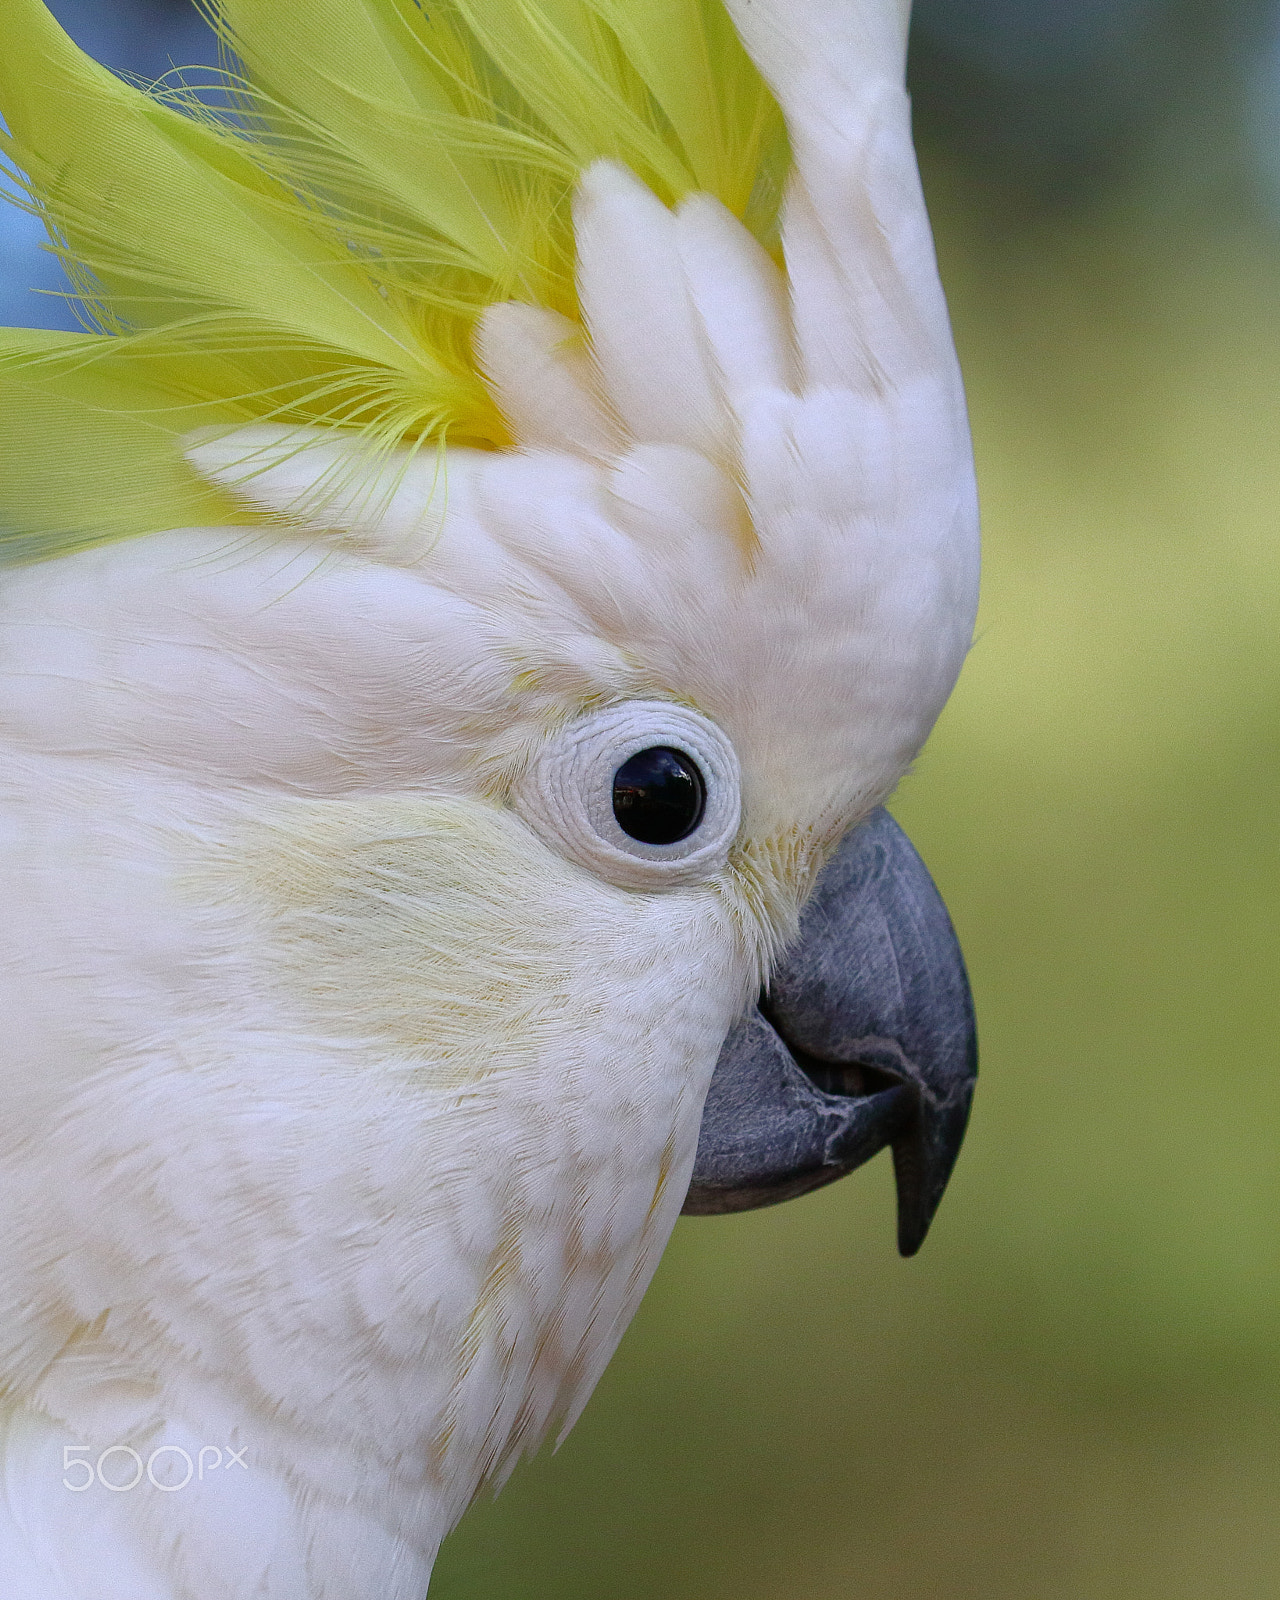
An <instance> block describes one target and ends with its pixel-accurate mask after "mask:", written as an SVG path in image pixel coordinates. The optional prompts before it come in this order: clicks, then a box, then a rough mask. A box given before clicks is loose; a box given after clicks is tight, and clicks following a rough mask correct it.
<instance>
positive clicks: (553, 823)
mask: <svg viewBox="0 0 1280 1600" xmlns="http://www.w3.org/2000/svg"><path fill="white" fill-rule="evenodd" d="M513 803H514V805H515V807H516V809H517V810H518V811H519V812H520V813H521V815H522V816H523V817H524V819H525V821H526V822H528V823H529V825H530V826H531V827H532V828H533V829H534V831H535V832H536V833H538V834H539V835H540V836H541V838H542V839H543V840H544V841H545V842H546V843H547V844H549V845H551V846H552V847H553V848H554V849H557V850H559V851H560V852H561V853H562V854H563V855H566V856H569V857H570V858H571V859H573V860H576V861H578V862H580V863H581V864H582V865H583V866H587V867H590V868H591V869H592V870H593V871H594V872H596V873H598V874H599V875H600V876H601V877H603V878H607V879H608V880H609V881H610V882H612V883H616V884H620V885H622V886H623V887H624V888H628V889H660V888H665V887H668V886H671V885H675V884H679V883H691V882H694V881H695V880H697V879H699V878H705V877H707V876H709V875H710V874H711V873H713V872H716V871H718V870H719V869H720V868H721V867H722V866H723V865H724V863H725V860H726V859H727V857H728V854H729V847H730V845H731V844H732V843H733V840H734V837H735V835H736V834H737V831H738V818H739V814H740V800H739V772H738V759H737V756H736V755H735V754H734V749H733V746H732V744H730V742H729V740H728V739H727V738H726V737H725V735H724V734H723V733H722V732H721V730H720V729H719V728H718V727H716V725H715V723H714V722H711V721H709V720H708V719H707V718H706V717H703V716H700V715H699V714H698V712H696V711H690V710H688V709H687V708H686V707H684V706H675V705H670V704H669V703H667V702H666V701H660V700H632V701H628V702H626V703H625V704H623V705H619V706H611V707H610V708H609V709H608V710H607V711H599V712H594V713H592V714H591V715H588V716H585V717H582V718H580V719H579V720H578V721H576V722H572V723H570V724H569V725H568V726H567V727H565V728H562V729H561V730H560V731H559V732H558V733H557V734H554V735H553V736H552V737H551V738H550V739H548V740H547V742H546V744H545V746H544V747H543V748H542V750H541V751H540V752H539V753H538V755H537V756H536V757H535V759H534V761H533V762H532V763H531V765H530V767H529V771H528V772H527V774H526V775H525V777H524V779H523V780H522V782H521V784H520V785H519V787H518V788H517V790H516V793H515V794H514V795H513Z"/></svg>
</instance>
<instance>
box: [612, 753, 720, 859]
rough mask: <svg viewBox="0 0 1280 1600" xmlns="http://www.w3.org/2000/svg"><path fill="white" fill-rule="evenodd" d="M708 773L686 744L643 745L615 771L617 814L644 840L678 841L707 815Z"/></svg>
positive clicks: (628, 829) (622, 823)
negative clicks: (675, 746) (645, 747)
mask: <svg viewBox="0 0 1280 1600" xmlns="http://www.w3.org/2000/svg"><path fill="white" fill-rule="evenodd" d="M706 803H707V790H706V785H705V784H704V783H703V781H702V774H701V773H700V772H699V771H698V769H697V767H696V766H695V765H694V763H693V761H692V760H691V759H690V758H689V757H688V756H687V755H685V753H684V752H683V751H682V750H672V749H670V748H669V747H668V746H667V745H655V746H654V747H653V749H652V750H638V751H637V752H636V754H635V755H633V756H631V757H630V758H629V759H628V760H626V761H624V762H623V763H622V765H621V766H620V767H619V768H618V770H617V771H616V772H615V773H614V775H613V814H614V816H615V817H617V819H618V826H619V827H620V828H621V829H622V831H623V833H625V834H627V835H628V836H629V837H630V838H632V839H638V840H639V841H640V843H641V844H676V843H678V841H679V840H681V839H687V838H688V837H689V835H690V834H691V833H692V832H693V830H694V829H695V828H696V827H697V826H698V824H699V823H700V822H701V821H702V812H703V809H704V807H705V806H706Z"/></svg>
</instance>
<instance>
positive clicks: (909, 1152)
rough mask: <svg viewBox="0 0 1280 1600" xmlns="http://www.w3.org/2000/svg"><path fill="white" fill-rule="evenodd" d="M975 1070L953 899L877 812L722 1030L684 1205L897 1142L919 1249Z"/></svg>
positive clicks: (755, 1200)
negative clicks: (742, 1011)
mask: <svg viewBox="0 0 1280 1600" xmlns="http://www.w3.org/2000/svg"><path fill="white" fill-rule="evenodd" d="M977 1072H978V1039H977V1033H976V1031H975V1029H974V1020H973V998H972V996H971V994H970V992H969V979H968V977H967V975H966V973H965V970H964V958H963V957H962V956H961V954H960V946H959V944H958V943H957V941H956V936H955V930H954V929H953V928H952V926H951V919H950V917H948V915H947V908H946V906H945V905H943V903H942V896H941V895H940V894H939V893H938V891H937V889H936V888H935V886H934V882H933V879H932V878H931V877H930V876H929V870H928V868H927V867H926V866H925V864H924V862H923V861H921V859H920V857H919V856H918V855H917V854H916V852H915V850H914V848H913V847H912V844H911V841H910V840H909V839H908V838H907V836H906V834H905V833H903V831H902V829H901V828H900V827H899V826H898V824H897V823H896V822H895V821H894V820H893V818H892V817H891V816H890V815H889V813H888V812H887V811H885V810H883V809H880V810H877V811H874V812H873V813H872V814H871V816H870V817H868V818H867V820H866V821H865V822H863V823H862V824H861V825H860V826H858V827H857V828H854V829H853V830H852V831H851V832H850V833H849V834H848V835H847V836H846V838H845V839H844V841H843V843H842V844H841V845H840V848H839V849H838V850H837V851H836V853H835V855H834V856H833V857H832V859H831V860H830V861H829V862H828V863H827V866H826V867H825V869H824V870H823V872H822V875H821V877H820V878H819V879H818V883H817V886H816V887H815V889H814V892H813V894H812V896H811V897H810V899H809V902H808V904H807V905H806V906H805V908H804V911H803V913H802V915H801V918H800V936H799V938H798V939H797V941H796V943H795V944H794V945H793V946H792V947H791V949H790V950H788V951H787V952H786V954H785V955H784V956H783V958H782V960H781V962H780V963H779V965H778V968H777V970H776V971H775V972H774V974H773V978H772V981H771V983H770V987H769V993H768V995H767V996H762V998H761V1000H760V1003H759V1005H758V1006H756V1007H755V1009H754V1010H752V1011H751V1012H750V1014H749V1015H748V1016H746V1017H744V1018H743V1020H742V1021H741V1022H739V1023H738V1024H737V1026H736V1027H735V1028H734V1029H733V1031H732V1033H730V1035H729V1037H728V1038H727V1039H726V1040H725V1044H724V1048H723V1050H721V1052H720V1060H719V1061H718V1063H717V1064H716V1070H715V1075H714V1077H713V1078H712V1080H711V1089H710V1092H709V1093H708V1095H707V1103H706V1107H705V1109H704V1111H703V1113H702V1131H701V1133H700V1134H699V1137H698V1155H697V1159H696V1161H695V1163H694V1168H693V1181H692V1183H691V1184H690V1186H689V1194H688V1197H687V1199H686V1200H685V1203H684V1209H685V1212H686V1213H687V1214H690V1215H694V1216H709V1215H713V1214H716V1213H720V1212H725V1211H748V1210H750V1209H751V1208H752V1207H754V1206H767V1205H773V1204H775V1203H776V1202H777V1201H779V1200H789V1199H791V1197H792V1196H793V1195H798V1194H804V1193H806V1192H807V1191H808V1190H810V1189H817V1188H819V1187H820V1186H821V1185H822V1184H824V1183H831V1182H832V1181H833V1180H834V1179H836V1178H842V1177H843V1176H844V1175H845V1173H846V1172H852V1171H853V1169H854V1168H855V1167H860V1166H861V1165H862V1163H863V1162H864V1161H869V1160H870V1159H871V1157H872V1156H873V1155H875V1154H876V1152H877V1151H878V1150H882V1149H883V1148H884V1147H885V1145H890V1146H891V1147H892V1149H893V1166H894V1174H895V1176H896V1179H897V1187H898V1249H899V1250H900V1251H901V1252H902V1254H903V1255H904V1256H911V1255H914V1254H915V1253H916V1251H917V1250H918V1249H919V1248H920V1246H921V1244H922V1243H923V1242H924V1236H925V1234H926V1233H927V1232H928V1230H929V1224H930V1222H932V1220H933V1214H934V1212H935V1211H936V1210H937V1209H938V1202H939V1201H940V1200H941V1199H942V1193H943V1190H944V1189H945V1188H946V1186H947V1179H948V1178H949V1177H950V1176H951V1169H952V1167H953V1166H954V1165H955V1161H956V1157H957V1156H958V1155H959V1153H960V1144H961V1141H962V1140H963V1138H964V1130H965V1124H966V1122H967V1121H968V1119H969V1103H970V1101H971V1100H972V1098H973V1086H974V1080H975V1078H976V1076H977Z"/></svg>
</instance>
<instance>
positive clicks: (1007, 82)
mask: <svg viewBox="0 0 1280 1600" xmlns="http://www.w3.org/2000/svg"><path fill="white" fill-rule="evenodd" d="M54 9H55V10H56V11H57V12H58V13H59V14H60V15H61V16H62V18H63V20H64V21H65V22H66V23H67V24H68V26H70V27H71V29H72V31H73V32H75V33H76V34H77V36H78V37H79V38H80V40H81V42H82V43H84V44H85V45H86V46H87V47H89V48H91V49H92V50H93V51H94V52H95V53H96V54H97V55H99V57H100V58H101V59H103V60H106V61H107V62H108V63H110V64H111V65H112V66H115V67H117V68H119V69H122V70H132V71H136V72H143V73H150V74H155V73H158V72H162V71H164V70H166V69H167V67H168V66H169V64H170V62H171V61H173V62H177V63H179V64H188V63H190V62H193V61H197V60H200V59H212V56H211V52H210V50H209V46H208V41H207V38H206V36H205V35H204V34H203V32H202V30H201V25H200V23H199V21H198V18H196V17H195V16H194V14H193V13H192V12H191V10H190V9H189V7H188V6H187V5H186V4H185V3H179V0H174V3H165V0H58V3H56V4H55V7H54ZM912 80H913V90H914V94H915V102H916V116H917V131H918V136H919V143H920V146H921V156H922V163H923V167H924V173H925V181H926V187H927V189H928V193H929V198H930V204H931V208H932V211H933V214H934V219H935V224H936V227H937V233H938V246H939V253H940V258H941V263H942V269H943V276H944V278H945V280H946V284H947V288H948V291H949V294H950V297H951V304H952V309H953V313H954V320H955V328H956V336H957V340H958V342H959V346H960V351H961V355H962V358H963V361H964V366H965V371H966V375H967V380H968V385H969V391H970V397H971V403H972V413H973V425H974V433H975V438H976V445H977V458H978V470H979V477H980V481H981V487H982V494H983V502H984V509H985V527H986V579H985V598H984V602H983V611H982V618H981V626H980V630H979V638H978V642H977V645H976V646H975V648H974V651H973V653H972V656H971V658H970V661H969V664H968V666H967V668H966V670H965V673H964V676H963V678H962V680H961V683H960V686H959V689H958V690H957V692H956V695H955V697H954V699H953V701H952V703H951V705H950V707H949V709H948V710H947V712H946V714H945V716H944V717H943V720H942V722H941V724H940V725H939V727H938V730H937V732H936V734H935V735H934V737H933V739H932V741H931V742H930V744H929V747H928V748H927V750H926V751H925V753H924V755H923V756H922V757H921V759H920V761H919V763H918V765H917V768H916V771H915V773H914V774H913V776H911V777H910V778H909V779H908V780H907V781H906V782H905V783H904V785H903V786H902V790H901V793H900V796H899V799H898V801H897V802H896V807H895V809H896V810H897V813H898V815H899V817H900V818H901V819H902V820H903V821H904V822H905V824H906V825H907V827H908V828H909V830H910V832H911V833H912V835H913V837H914V838H915V840H916V842H917V843H918V845H919V846H920V848H921V849H922V851H923V853H924V855H925V857H926V859H927V860H928V861H929V863H930V864H931V866H932V868H933V870H934V873H935V875H936V877H937V879H938V881H939V883H940V884H941V886H942V888H943V891H944V893H945V894H946V896H947V899H948V902H949V904H950V906H951V909H952V912H953V915H954V918H955V921H956V924H957V926H958V928H959V931H960V934H961V937H962V939H963V942H964V946H965V949H966V951H967V953H968V959H969V963H970V967H971V972H972V977H973V983H974V988H975V991H976V995H977V1002H978V1012H979V1020H980V1025H981V1032H982V1043H983V1077H982V1081H981V1085H980V1092H979V1095H978V1100H977V1105H976V1110H975V1114H974V1119H973V1124H972V1131H971V1134H970V1139H969V1143H968V1146H967V1148H966V1150H965V1153H964V1155H963V1157H962V1159H961V1163H960V1167H959V1170H958V1172H957V1174H956V1177H955V1180H954V1184H953V1187H952V1190H951V1193H950V1194H949V1196H948V1198H947V1200H946V1202H945V1204H944V1207H943V1210H942V1213H941V1215H940V1217H939V1219H938V1222H937V1224H936V1226H935V1229H934V1232H933V1235H932V1237H931V1238H930V1240H929V1242H928V1243H927V1245H926V1246H925V1249H924V1251H923V1253H922V1254H921V1255H920V1256H919V1257H918V1258H917V1259H916V1260H914V1261H911V1262H902V1261H899V1260H898V1259H897V1257H896V1256H895V1255H894V1253H893V1201H892V1186H891V1177H890V1171H889V1166H888V1163H887V1160H885V1159H884V1158H881V1159H880V1160H878V1161H876V1162H875V1163H873V1164H872V1165H871V1166H870V1167H869V1168H867V1169H866V1170H865V1171H863V1172H862V1173H860V1174H858V1175H856V1176H855V1177H854V1178H852V1179H849V1180H847V1181H846V1182H844V1183H842V1184H840V1185H838V1186H836V1187H835V1188H833V1189H828V1190H825V1191H823V1192H822V1193H820V1194H818V1195H814V1196H811V1197H809V1198H807V1199H805V1200H802V1201H799V1202H796V1203H794V1204H791V1205H787V1206H784V1207H781V1208H778V1209H776V1210H773V1211H766V1212H760V1213H757V1214H754V1215H749V1216H745V1217H740V1218H733V1219H718V1220H717V1219H706V1220H704V1219H696V1220H689V1221H685V1222H682V1223H681V1224H680V1226H679V1228H678V1229H677V1231H676V1235H675V1238H674V1240H673V1242H672V1245H671V1247H670V1249H669V1251H668V1252H667V1256H666V1259H665V1261H664V1262H663V1265H662V1268H661V1271H660V1272H659V1275H658V1278H657V1281H656V1282H655V1284H654V1286H653V1289H652V1291H651V1292H650V1294H649V1297H648V1299H647V1301H646V1302H645V1305H644V1307H643V1309H642V1310H641V1313H640V1315H639V1317H638V1318H637V1320H636V1322H635V1324H634V1326H633V1328H632V1329H631V1332H630V1333H629V1334H628V1336H627V1338H626V1340H625V1342H624V1344H623V1347H622V1349H621V1351H620V1353H619V1355H618V1358H617V1359H616V1360H615V1362H614V1364H613V1366H612V1368H611V1369H610V1371H609V1373H608V1375H607V1376H606V1378H605V1380H604V1382H603V1384H602V1385H601V1387H600V1390H599V1392H598V1393H597V1395H596V1397H595V1399H594V1400H593V1401H592V1403H591V1406H590V1407H589V1409H588V1411H587V1414H586V1416H585V1417H584V1419H583V1421H582V1422H581V1423H580V1424H579V1426H578V1428H577V1430H576V1431H575V1432H574V1434H573V1435H572V1436H571V1437H570V1439H569V1440H568V1442H567V1443H566V1444H565V1445H564V1447H563V1448H562V1449H561V1450H560V1452H559V1454H558V1455H556V1456H552V1455H551V1454H550V1452H547V1453H545V1454H544V1455H543V1456H542V1457H541V1458H540V1459H539V1460H537V1461H536V1462H534V1463H532V1464H531V1465H528V1466H525V1467H524V1468H522V1469H521V1471H519V1472H518V1473H517V1474H516V1477H515V1479H514V1480H513V1482H512V1483H511V1485H510V1486H509V1487H508V1488H507V1489H506V1490H505V1491H504V1493H503V1495H502V1496H501V1498H500V1499H499V1500H498V1501H497V1502H496V1503H492V1504H489V1503H486V1504H483V1505H480V1506H478V1507H477V1508H476V1509H475V1510H473V1512H472V1513H471V1515H470V1516H469V1517H468V1519H467V1520H466V1521H465V1522H464V1524H463V1525H462V1527H461V1528H460V1529H459V1531H458V1532H457V1533H456V1534H455V1535H454V1536H453V1538H452V1539H451V1540H450V1541H449V1542H448V1544H447V1545H446V1548H445V1551H444V1554H443V1557H442V1559H441V1563H440V1566H439V1569H438V1574H437V1579H436V1585H435V1587H434V1589H433V1600H481V1597H483V1600H540V1597H542V1596H552V1595H554V1596H556V1597H557V1600H578V1597H581V1600H598V1597H600V1596H604V1595H607V1596H609V1597H611V1600H642V1597H643V1600H844V1597H849V1600H917V1597H918V1600H970V1597H972V1600H1113V1597H1114V1600H1147V1597H1150V1600H1237V1597H1238V1600H1265V1597H1268V1596H1272V1595H1280V1430H1278V1428H1277V1422H1278V1420H1280V1404H1278V1402H1280V1070H1278V1069H1280V1048H1278V1045H1277V1040H1278V1039H1280V5H1277V3H1276V0H919V4H918V8H917V16H916V24H915V37H914V44H913V56H912ZM33 286H36V287H42V288H44V289H46V290H55V289H56V288H57V287H58V277H57V272H56V269H55V266H54V264H53V263H52V262H51V260H50V259H49V258H48V257H47V256H43V255H42V254H41V252H40V251H39V249H38V239H37V237H36V233H35V230H34V229H33V227H32V226H31V225H30V224H29V222H28V221H27V220H26V219H24V218H22V217H21V216H20V215H19V214H17V213H11V214H10V215H9V216H7V217H6V218H5V219H4V220H3V222H2V223H0V320H2V321H8V322H27V323H45V324H52V325H57V324H59V323H63V324H65V323H66V322H67V316H66V310H65V307H64V305H63V303H62V302H61V301H60V300H58V299H57V298H56V297H50V296H49V295H47V294H46V295H45V296H44V297H43V298H42V297H39V296H37V295H34V294H32V293H31V292H30V289H31V288H32V287H33Z"/></svg>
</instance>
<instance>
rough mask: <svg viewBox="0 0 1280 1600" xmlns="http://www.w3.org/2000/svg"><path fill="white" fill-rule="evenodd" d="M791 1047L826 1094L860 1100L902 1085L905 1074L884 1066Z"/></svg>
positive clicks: (798, 1060) (818, 1086)
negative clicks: (830, 1057)
mask: <svg viewBox="0 0 1280 1600" xmlns="http://www.w3.org/2000/svg"><path fill="white" fill-rule="evenodd" d="M790 1048H791V1055H792V1058H793V1060H794V1061H795V1064H796V1065H797V1066H798V1067H799V1068H800V1070H801V1071H802V1072H803V1073H804V1075H805V1077H806V1078H808V1079H809V1081H810V1082H811V1083H812V1084H813V1085H814V1087H815V1088H817V1089H821V1090H822V1092H823V1094H838V1095H843V1096H845V1097H846V1098H847V1099H850V1100H856V1099H861V1098H863V1097H865V1096H866V1095H871V1094H883V1093H884V1091H885V1090H886V1089H898V1088H901V1087H902V1079H901V1078H899V1077H895V1075H894V1074H893V1073H892V1072H885V1071H884V1070H883V1069H882V1068H880V1067H872V1066H868V1065H867V1063H866V1062H865V1061H821V1060H819V1058H818V1057H817V1056H811V1055H808V1054H807V1053H806V1052H805V1051H803V1050H797V1049H795V1048H794V1047H790Z"/></svg>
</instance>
